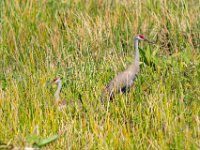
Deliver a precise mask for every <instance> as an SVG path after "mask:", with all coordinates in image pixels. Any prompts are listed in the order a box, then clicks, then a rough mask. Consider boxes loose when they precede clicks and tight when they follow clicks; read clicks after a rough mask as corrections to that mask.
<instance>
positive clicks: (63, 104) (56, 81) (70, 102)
mask: <svg viewBox="0 0 200 150" xmlns="http://www.w3.org/2000/svg"><path fill="white" fill-rule="evenodd" d="M51 83H54V84H57V90H56V92H55V94H54V96H55V99H56V104H57V105H58V107H59V109H60V108H64V107H66V106H67V105H69V106H75V104H77V105H78V106H80V105H81V104H83V101H82V96H81V94H80V93H79V95H78V97H79V99H78V101H77V100H76V101H75V100H72V99H71V100H68V101H66V100H62V101H61V100H60V92H61V88H62V80H61V78H55V79H53V81H52V82H51ZM80 102H81V103H80Z"/></svg>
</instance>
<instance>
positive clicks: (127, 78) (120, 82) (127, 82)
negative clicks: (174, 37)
mask: <svg viewBox="0 0 200 150" xmlns="http://www.w3.org/2000/svg"><path fill="white" fill-rule="evenodd" d="M143 40H144V41H148V42H150V41H149V40H147V39H146V38H145V37H144V35H142V34H139V35H137V36H135V38H134V49H135V55H134V61H133V63H132V64H131V65H130V66H129V67H128V68H127V69H126V70H124V71H123V72H121V73H119V74H118V75H117V76H115V77H114V79H112V80H111V81H110V83H109V84H108V85H107V86H106V88H105V91H104V92H103V93H102V94H103V95H102V97H101V100H102V101H104V100H105V96H107V98H109V99H110V100H112V99H113V96H114V94H115V93H117V92H120V93H124V92H125V91H127V90H129V88H130V86H131V85H132V84H133V82H134V80H135V78H136V76H137V74H138V73H139V70H140V57H139V49H138V41H143ZM150 43H153V42H150Z"/></svg>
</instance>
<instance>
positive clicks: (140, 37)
mask: <svg viewBox="0 0 200 150" xmlns="http://www.w3.org/2000/svg"><path fill="white" fill-rule="evenodd" d="M137 39H138V40H145V37H144V35H143V34H139V35H138V36H137Z"/></svg>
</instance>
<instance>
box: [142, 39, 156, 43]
mask: <svg viewBox="0 0 200 150" xmlns="http://www.w3.org/2000/svg"><path fill="white" fill-rule="evenodd" d="M144 41H146V42H148V43H151V44H155V42H153V41H149V40H148V39H144Z"/></svg>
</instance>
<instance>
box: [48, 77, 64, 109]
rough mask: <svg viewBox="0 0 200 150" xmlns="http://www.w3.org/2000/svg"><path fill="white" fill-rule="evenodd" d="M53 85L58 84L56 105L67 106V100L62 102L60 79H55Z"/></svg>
mask: <svg viewBox="0 0 200 150" xmlns="http://www.w3.org/2000/svg"><path fill="white" fill-rule="evenodd" d="M51 83H54V84H57V90H56V92H55V94H54V96H55V99H56V104H57V105H59V106H65V105H66V101H65V100H62V101H60V91H61V88H62V80H61V79H60V78H55V79H53V81H52V82H51Z"/></svg>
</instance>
